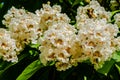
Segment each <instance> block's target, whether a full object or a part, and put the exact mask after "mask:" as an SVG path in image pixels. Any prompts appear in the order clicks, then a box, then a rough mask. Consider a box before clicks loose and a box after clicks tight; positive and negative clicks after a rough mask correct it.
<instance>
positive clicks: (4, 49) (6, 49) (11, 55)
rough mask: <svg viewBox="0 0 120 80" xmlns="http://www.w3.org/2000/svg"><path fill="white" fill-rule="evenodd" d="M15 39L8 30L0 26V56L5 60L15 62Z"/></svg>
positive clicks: (16, 52) (16, 59) (16, 53)
mask: <svg viewBox="0 0 120 80" xmlns="http://www.w3.org/2000/svg"><path fill="white" fill-rule="evenodd" d="M18 54H19V52H18V51H17V46H16V41H15V40H14V39H12V38H11V35H10V32H9V31H7V30H5V29H2V28H0V58H2V59H3V60H5V61H11V62H17V61H18V58H17V55H18Z"/></svg>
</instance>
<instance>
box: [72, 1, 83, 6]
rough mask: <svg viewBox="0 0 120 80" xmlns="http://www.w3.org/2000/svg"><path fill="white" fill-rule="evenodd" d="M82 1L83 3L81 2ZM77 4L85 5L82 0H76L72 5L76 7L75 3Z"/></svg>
mask: <svg viewBox="0 0 120 80" xmlns="http://www.w3.org/2000/svg"><path fill="white" fill-rule="evenodd" d="M81 3H82V4H81ZM77 4H81V5H84V3H83V2H82V0H75V1H74V3H73V5H72V7H74V6H75V5H77Z"/></svg>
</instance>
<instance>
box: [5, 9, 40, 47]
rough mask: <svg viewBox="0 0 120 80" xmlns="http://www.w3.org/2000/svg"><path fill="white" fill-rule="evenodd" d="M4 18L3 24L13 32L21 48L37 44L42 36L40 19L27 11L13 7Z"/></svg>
mask: <svg viewBox="0 0 120 80" xmlns="http://www.w3.org/2000/svg"><path fill="white" fill-rule="evenodd" d="M4 18H5V20H3V24H4V25H6V27H8V28H9V31H11V32H12V33H11V35H12V37H13V38H14V39H16V40H17V44H18V46H19V47H20V48H21V47H23V48H24V46H25V45H27V44H29V43H34V44H36V43H37V39H38V37H39V36H41V35H42V31H41V29H40V24H39V21H40V18H39V17H37V16H36V15H35V14H33V13H30V12H27V11H25V9H16V8H15V7H12V8H11V9H10V10H8V13H7V14H6V15H5V16H4Z"/></svg>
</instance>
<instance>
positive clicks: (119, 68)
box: [115, 64, 120, 74]
mask: <svg viewBox="0 0 120 80" xmlns="http://www.w3.org/2000/svg"><path fill="white" fill-rule="evenodd" d="M115 66H116V67H117V69H118V71H119V74H120V66H118V65H117V64H115Z"/></svg>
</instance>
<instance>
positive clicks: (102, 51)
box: [78, 19, 118, 66]
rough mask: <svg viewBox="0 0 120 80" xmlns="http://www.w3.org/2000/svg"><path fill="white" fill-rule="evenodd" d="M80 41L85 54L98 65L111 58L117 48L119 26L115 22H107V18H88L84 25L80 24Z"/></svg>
mask: <svg viewBox="0 0 120 80" xmlns="http://www.w3.org/2000/svg"><path fill="white" fill-rule="evenodd" d="M78 27H79V28H80V30H79V32H78V38H79V42H80V44H81V46H82V48H83V53H84V55H86V56H88V59H90V61H91V62H92V63H93V64H95V66H98V65H99V63H101V62H105V61H107V60H108V59H109V58H111V56H112V53H113V52H114V51H115V50H116V48H115V46H113V45H112V44H114V43H115V42H114V40H115V36H117V33H118V27H117V25H115V24H110V23H107V21H106V19H100V20H97V19H96V20H93V19H86V20H85V21H84V24H83V25H79V26H78Z"/></svg>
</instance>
